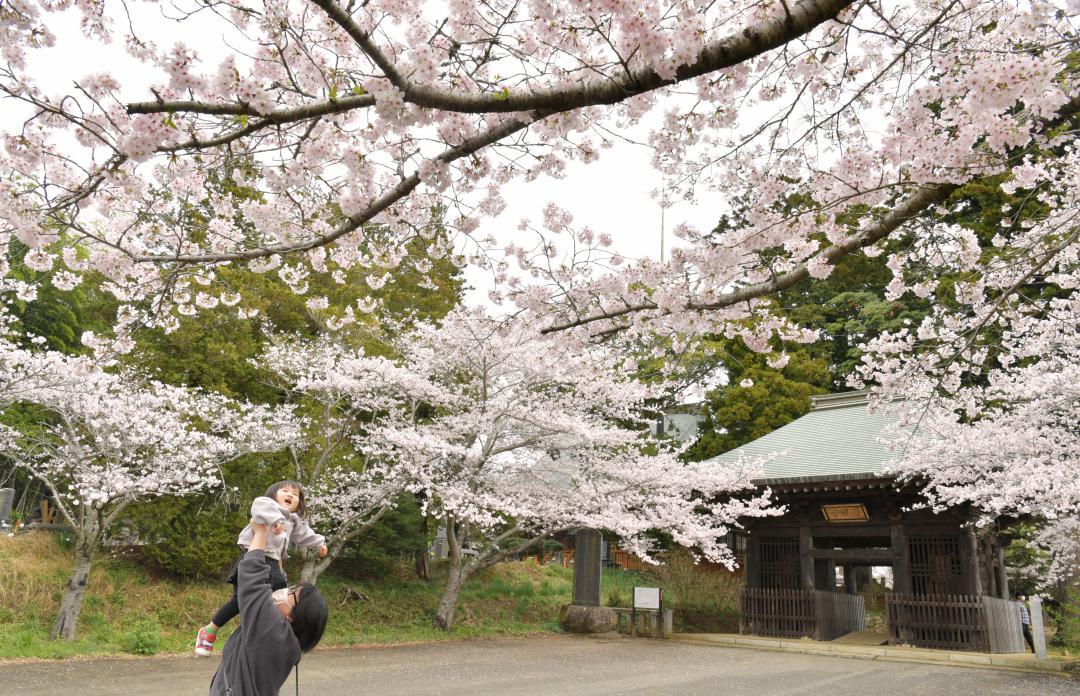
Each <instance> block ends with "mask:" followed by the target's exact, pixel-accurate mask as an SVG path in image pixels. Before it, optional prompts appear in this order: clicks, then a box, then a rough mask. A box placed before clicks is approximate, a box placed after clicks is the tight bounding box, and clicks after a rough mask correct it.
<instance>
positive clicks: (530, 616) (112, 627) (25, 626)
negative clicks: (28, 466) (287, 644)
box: [0, 533, 646, 658]
mask: <svg viewBox="0 0 1080 696" xmlns="http://www.w3.org/2000/svg"><path fill="white" fill-rule="evenodd" d="M70 568H71V561H70V556H69V554H68V553H67V552H66V551H65V550H63V549H62V548H61V547H60V546H59V545H58V544H57V542H56V540H55V539H54V537H53V536H52V535H49V534H44V533H30V534H23V535H20V536H17V537H13V538H12V537H0V658H12V657H67V656H72V655H86V654H108V653H119V652H129V653H137V654H153V653H158V652H183V651H186V650H188V649H190V646H191V644H192V641H193V640H194V635H195V631H196V630H197V628H198V626H200V625H202V624H203V623H205V622H206V621H207V620H208V619H209V617H210V616H211V615H212V614H213V612H214V610H215V609H216V608H217V607H218V605H219V604H221V602H223V601H224V600H225V599H227V597H228V593H229V592H230V591H231V588H230V587H229V586H228V585H227V584H225V583H224V582H221V581H207V582H194V581H186V580H185V581H180V580H177V579H173V578H170V577H155V576H153V575H151V574H149V573H148V572H147V571H146V570H145V569H144V568H142V567H141V566H139V565H137V564H135V563H132V562H130V561H126V560H122V559H108V558H107V559H103V560H102V561H100V562H99V563H98V564H97V565H96V566H95V568H94V571H93V572H92V574H91V579H90V586H89V589H88V591H87V594H86V600H85V603H84V605H83V610H82V614H81V616H80V617H79V629H78V636H79V637H78V639H77V640H76V641H74V642H72V643H66V642H62V641H50V640H49V639H48V632H49V628H50V626H51V624H52V620H53V618H54V616H55V612H56V610H57V607H58V606H59V602H60V596H61V593H62V590H63V587H64V584H65V583H66V581H67V574H68V572H69V571H70ZM407 576H408V573H407V572H403V573H402V577H393V578H385V579H382V580H380V581H378V582H357V581H352V580H344V579H341V578H337V577H333V576H324V577H323V578H322V579H320V580H319V589H320V590H321V591H322V592H323V594H324V595H325V596H326V598H327V601H328V602H329V604H330V610H331V611H330V623H329V624H328V626H327V632H326V635H325V637H324V642H325V643H326V644H328V645H329V644H338V645H342V644H355V643H387V642H402V641H427V640H447V639H452V638H468V637H480V636H501V635H523V634H530V633H538V632H555V631H558V630H559V629H558V625H557V619H558V612H559V606H560V605H562V604H567V603H569V602H570V597H571V594H572V587H571V584H572V578H573V575H572V571H570V570H568V569H565V568H560V567H539V566H537V565H535V564H533V563H503V564H500V565H497V566H495V567H494V568H491V569H490V570H488V571H485V572H484V573H482V574H481V575H479V576H478V577H476V578H475V579H474V580H470V582H469V583H468V584H467V585H466V586H465V588H464V589H463V590H462V593H461V599H460V601H459V603H458V610H457V615H456V627H455V630H454V632H453V634H450V635H447V634H446V633H444V632H442V631H438V630H436V629H434V628H432V625H431V617H432V615H433V614H434V611H435V606H436V604H437V603H438V600H439V594H440V591H441V584H440V582H439V579H438V578H436V580H435V581H433V582H431V583H425V582H420V581H417V580H415V579H410V578H409V577H407ZM603 583H604V588H605V599H607V598H609V597H610V598H613V599H615V598H619V597H627V598H628V597H629V596H630V594H631V592H632V591H631V588H632V587H633V586H634V585H635V584H646V583H645V582H644V581H642V580H641V579H640V577H639V576H636V575H635V574H632V573H624V572H622V571H605V574H604V579H603ZM350 590H355V591H356V592H359V593H360V594H361V595H362V597H363V598H362V599H355V598H353V599H345V598H346V597H347V596H354V597H355V595H353V593H351V592H349V591H350ZM234 625H235V624H234ZM226 635H227V633H226V632H223V633H222V634H221V636H222V638H224V637H225V636H226Z"/></svg>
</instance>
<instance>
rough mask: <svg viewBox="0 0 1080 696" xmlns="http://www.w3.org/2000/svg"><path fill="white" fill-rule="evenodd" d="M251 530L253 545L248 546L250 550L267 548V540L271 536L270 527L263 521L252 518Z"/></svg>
mask: <svg viewBox="0 0 1080 696" xmlns="http://www.w3.org/2000/svg"><path fill="white" fill-rule="evenodd" d="M251 531H252V533H253V535H252V537H251V545H250V546H248V550H249V551H250V550H252V549H258V550H260V551H265V550H266V540H267V539H268V538H269V536H270V527H268V526H267V525H265V524H263V523H262V522H256V521H255V520H251Z"/></svg>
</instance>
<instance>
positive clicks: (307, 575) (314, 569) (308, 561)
mask: <svg viewBox="0 0 1080 696" xmlns="http://www.w3.org/2000/svg"><path fill="white" fill-rule="evenodd" d="M302 554H303V556H302V557H303V559H304V565H303V566H301V567H300V582H310V583H311V584H312V585H314V584H315V583H316V582H318V581H319V575H321V574H322V572H323V570H325V566H324V567H323V568H320V567H319V566H320V565H321V564H320V563H319V554H318V553H317V552H315V551H312V550H310V549H304V551H303V552H302Z"/></svg>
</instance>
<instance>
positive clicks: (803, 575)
mask: <svg viewBox="0 0 1080 696" xmlns="http://www.w3.org/2000/svg"><path fill="white" fill-rule="evenodd" d="M813 547H814V538H813V537H812V536H810V528H809V527H807V526H806V525H803V526H801V527H799V577H800V579H801V584H802V589H804V590H812V589H814V558H813V557H812V556H811V555H810V549H812V548H813Z"/></svg>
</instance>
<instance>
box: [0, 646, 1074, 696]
mask: <svg viewBox="0 0 1080 696" xmlns="http://www.w3.org/2000/svg"><path fill="white" fill-rule="evenodd" d="M217 661H218V658H213V659H196V658H195V657H157V658H138V659H137V658H131V659H107V660H101V659H99V660H70V661H60V662H52V661H49V662H23V663H6V664H5V663H0V694H3V695H4V696H7V695H8V694H12V695H15V694H18V695H19V696H55V695H57V694H75V695H76V696H104V695H106V694H110V695H111V694H116V696H130V695H131V694H154V695H160V696H188V695H191V696H195V695H202V694H205V693H206V687H207V685H208V684H209V682H210V676H211V674H212V673H213V671H214V669H215V668H216V666H217ZM292 693H293V683H292V680H291V679H290V681H289V683H288V684H287V685H286V688H285V689H283V690H282V694H292ZM300 693H301V694H306V695H314V694H318V695H319V696H345V695H348V696H353V695H356V696H365V695H367V694H379V695H380V696H383V695H394V696H398V695H400V696H436V695H438V696H507V695H513V696H517V695H521V696H568V695H571V694H588V695H589V696H609V695H611V696H614V695H616V694H618V695H619V696H715V695H717V694H724V695H727V694H731V695H737V694H748V695H753V696H763V695H773V694H775V695H777V696H779V695H788V694H812V695H813V696H823V695H828V694H845V695H849V696H858V695H861V694H871V695H872V696H894V695H898V694H919V695H920V696H922V695H924V694H925V695H927V696H930V695H934V694H941V695H942V696H962V695H964V694H978V695H979V696H990V695H994V694H1002V695H1006V694H1007V695H1008V696H1013V695H1016V694H1031V695H1032V696H1059V695H1060V696H1064V695H1066V694H1068V695H1069V696H1077V695H1078V694H1080V683H1077V682H1075V681H1069V680H1067V679H1062V678H1060V677H1052V676H1042V675H1029V674H1018V673H1011V672H998V671H991V670H980V669H962V668H956V667H935V666H931V665H921V664H904V663H895V662H893V663H889V662H869V661H863V660H852V659H844V658H836V657H818V656H809V655H792V654H785V653H770V652H758V651H755V650H743V649H731V648H718V647H711V646H699V645H687V644H682V643H672V642H661V641H650V640H633V639H612V640H603V639H593V638H578V637H569V636H552V637H542V638H535V639H506V640H490V641H468V642H458V643H437V644H426V645H412V646H392V647H372V648H369V647H365V648H343V649H319V650H316V651H315V652H313V653H311V654H310V655H308V656H306V657H305V658H304V661H303V663H302V669H301V675H300Z"/></svg>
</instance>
